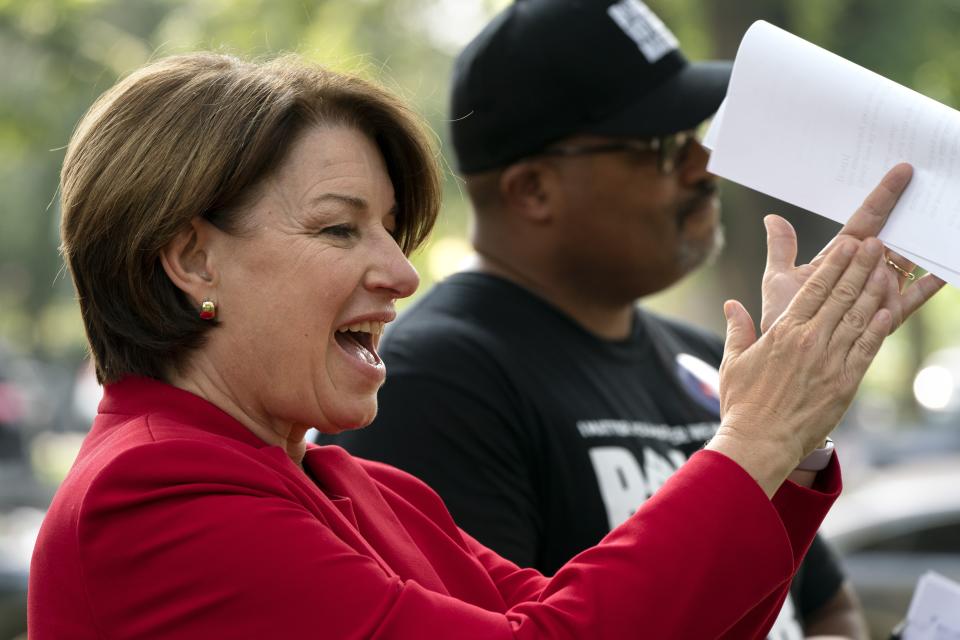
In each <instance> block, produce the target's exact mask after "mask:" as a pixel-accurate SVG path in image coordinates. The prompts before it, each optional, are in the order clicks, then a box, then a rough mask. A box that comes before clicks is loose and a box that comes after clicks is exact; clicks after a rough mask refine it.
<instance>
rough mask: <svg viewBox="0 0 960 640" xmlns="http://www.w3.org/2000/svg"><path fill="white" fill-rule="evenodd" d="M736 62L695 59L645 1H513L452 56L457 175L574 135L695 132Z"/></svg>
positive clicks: (718, 98)
mask: <svg viewBox="0 0 960 640" xmlns="http://www.w3.org/2000/svg"><path fill="white" fill-rule="evenodd" d="M731 68H732V63H731V62H729V61H714V62H699V63H690V62H688V61H687V59H686V58H685V57H684V55H683V53H682V52H681V51H680V49H679V46H678V45H677V40H676V38H675V37H674V36H673V34H672V33H671V32H670V31H669V30H668V29H667V27H666V26H665V25H664V24H663V22H662V21H661V20H660V19H659V18H658V17H657V16H656V15H655V14H654V13H653V12H652V11H651V10H650V9H649V8H648V7H647V6H646V5H645V4H644V3H643V2H641V0H516V2H514V4H512V5H510V6H509V7H508V8H507V9H505V10H504V11H503V12H501V13H500V14H498V15H497V16H496V17H495V18H494V19H493V20H492V21H491V22H490V24H488V25H487V27H486V28H485V29H484V30H483V31H482V32H480V34H479V35H478V36H477V37H476V38H474V39H473V41H471V42H470V44H468V45H467V46H466V48H465V49H464V50H463V51H462V52H461V53H460V55H459V56H458V57H457V60H456V62H455V64H454V70H453V81H452V95H451V100H450V120H451V132H452V137H453V148H454V152H455V153H456V157H457V165H458V167H459V170H460V171H461V172H462V173H468V174H469V173H477V172H481V171H486V170H489V169H495V168H498V167H503V166H506V165H508V164H510V163H511V162H514V161H516V160H518V159H520V158H523V157H525V156H529V155H532V154H534V153H537V152H538V151H541V150H543V149H544V148H545V147H546V146H547V145H549V144H550V143H552V142H554V141H556V140H559V139H561V138H564V137H567V136H571V135H576V134H597V135H608V136H611V137H637V138H640V137H648V136H655V135H662V134H667V133H674V132H677V131H684V130H687V129H692V128H694V127H696V126H697V125H698V124H700V123H701V122H703V121H704V120H706V119H707V118H708V117H710V116H711V115H712V114H713V113H715V112H716V110H717V109H718V108H719V106H720V103H721V102H722V101H723V97H724V95H726V91H727V83H728V82H729V80H730V70H731Z"/></svg>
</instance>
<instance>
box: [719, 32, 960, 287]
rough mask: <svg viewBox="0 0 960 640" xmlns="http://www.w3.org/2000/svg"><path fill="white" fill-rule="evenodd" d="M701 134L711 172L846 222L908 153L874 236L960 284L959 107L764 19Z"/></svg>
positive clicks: (740, 54) (750, 37) (739, 57)
mask: <svg viewBox="0 0 960 640" xmlns="http://www.w3.org/2000/svg"><path fill="white" fill-rule="evenodd" d="M707 137H708V139H709V141H710V142H711V143H712V145H713V153H712V154H711V157H710V163H709V165H708V169H709V170H710V171H711V172H712V173H715V174H717V175H719V176H721V177H723V178H727V179H729V180H733V181H735V182H739V183H740V184H743V185H745V186H747V187H750V188H752V189H756V190H757V191H761V192H763V193H766V194H768V195H771V196H773V197H775V198H778V199H780V200H784V201H786V202H789V203H791V204H794V205H797V206H799V207H803V208H805V209H808V210H810V211H813V212H814V213H818V214H820V215H822V216H825V217H827V218H830V219H831V220H835V221H837V222H841V223H843V222H846V220H847V219H848V218H849V217H850V215H851V214H852V213H853V212H854V211H855V210H856V209H857V207H859V205H860V204H861V202H863V199H864V198H865V197H866V196H867V194H868V193H869V192H870V191H871V189H873V187H874V186H875V185H876V184H877V183H878V182H879V181H880V178H881V177H882V176H883V175H884V173H886V172H887V171H888V170H889V169H890V168H891V167H893V166H894V165H895V164H897V163H898V162H903V161H905V162H909V163H910V164H912V165H913V167H914V176H913V180H912V181H911V183H910V186H909V187H908V188H907V190H906V192H905V193H904V194H903V196H901V198H900V202H899V203H898V204H897V207H896V209H895V210H894V212H893V214H891V216H890V219H889V220H888V221H887V224H886V226H885V227H884V229H883V231H882V232H881V233H880V239H881V240H883V241H884V243H885V244H887V245H888V246H890V247H891V248H894V250H895V251H898V252H899V253H902V254H904V256H909V257H910V258H911V259H912V260H913V261H914V262H916V263H917V264H919V265H920V266H922V267H923V268H924V269H926V270H928V271H931V272H933V273H935V274H937V275H939V276H940V277H942V278H944V279H945V280H947V281H948V282H950V283H951V284H953V285H954V286H960V251H958V250H957V248H956V247H957V246H958V242H960V112H957V111H955V110H953V109H951V108H949V107H947V106H945V105H942V104H940V103H938V102H936V101H934V100H931V99H930V98H927V97H926V96H923V95H921V94H919V93H916V92H915V91H912V90H910V89H908V88H906V87H903V86H901V85H898V84H897V83H895V82H893V81H891V80H888V79H886V78H884V77H882V76H879V75H877V74H875V73H873V72H872V71H868V70H867V69H864V68H862V67H859V66H857V65H855V64H853V63H852V62H849V61H847V60H844V59H843V58H841V57H839V56H836V55H834V54H832V53H830V52H829V51H825V50H824V49H821V48H819V47H817V46H815V45H813V44H810V43H809V42H806V41H805V40H803V39H801V38H798V37H796V36H794V35H792V34H789V33H787V32H786V31H783V30H782V29H779V28H777V27H775V26H773V25H771V24H768V23H766V22H762V21H760V22H756V23H754V25H753V26H751V27H750V29H749V30H748V31H747V33H746V35H745V36H744V38H743V42H741V44H740V50H739V51H738V52H737V58H736V61H735V63H734V68H733V75H732V77H731V80H730V87H729V89H728V91H727V97H726V100H725V101H724V105H723V112H722V113H720V114H718V116H717V117H714V120H713V123H712V126H711V130H710V131H709V132H708V134H707Z"/></svg>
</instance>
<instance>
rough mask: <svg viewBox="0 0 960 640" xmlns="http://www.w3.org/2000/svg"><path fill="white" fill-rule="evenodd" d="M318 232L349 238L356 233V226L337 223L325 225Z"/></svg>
mask: <svg viewBox="0 0 960 640" xmlns="http://www.w3.org/2000/svg"><path fill="white" fill-rule="evenodd" d="M320 233H321V234H322V235H327V236H333V237H335V238H343V239H350V238H353V237H354V236H356V235H357V228H356V227H355V226H353V225H352V224H338V225H334V226H332V227H325V228H324V229H323V230H322V231H321V232H320Z"/></svg>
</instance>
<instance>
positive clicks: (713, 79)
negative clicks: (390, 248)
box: [339, 0, 865, 640]
mask: <svg viewBox="0 0 960 640" xmlns="http://www.w3.org/2000/svg"><path fill="white" fill-rule="evenodd" d="M729 76H730V63H728V62H712V63H698V64H691V63H688V62H687V61H686V60H685V58H684V56H683V54H682V53H681V52H680V50H679V48H678V47H677V41H676V39H675V38H674V36H673V35H672V34H671V33H670V31H669V30H668V29H667V28H666V27H665V26H664V25H663V23H662V22H661V21H660V20H659V19H658V18H657V17H656V16H655V15H654V14H653V13H652V12H651V11H650V10H649V9H648V8H647V7H646V5H644V4H643V3H642V2H640V1H639V0H617V1H611V0H518V1H517V2H516V3H515V4H513V5H512V6H510V7H509V8H507V9H506V10H505V11H504V12H502V13H501V14H500V15H498V16H497V17H496V18H495V19H494V20H493V21H492V22H491V23H490V24H489V25H488V26H487V28H486V29H484V31H483V32H482V33H481V34H480V35H479V36H477V38H476V39H474V40H473V42H471V43H470V44H469V45H468V46H467V48H466V49H465V50H464V51H463V52H462V53H461V55H460V56H459V58H458V59H457V62H456V67H455V70H454V77H453V96H452V107H451V121H452V129H453V143H454V148H455V151H456V156H457V161H458V164H459V169H460V171H461V172H462V173H463V174H464V175H465V176H466V185H467V190H468V192H469V195H470V199H471V201H472V203H473V206H474V209H475V214H476V216H475V227H474V230H473V244H474V247H475V249H476V253H477V263H476V265H475V267H474V268H473V269H471V270H470V271H467V272H463V273H459V274H456V275H454V276H452V277H450V278H449V279H447V280H446V281H444V282H442V283H440V284H438V285H437V286H436V287H435V288H434V289H433V290H432V291H431V292H429V293H428V294H427V295H426V296H425V297H424V298H423V299H422V300H421V301H420V302H418V303H417V304H416V305H415V306H414V307H413V308H412V309H410V310H409V311H407V312H406V313H405V314H404V315H403V316H402V317H401V319H400V320H399V321H398V322H396V323H394V326H393V329H392V331H391V332H389V333H388V335H387V337H386V339H385V341H384V344H383V345H382V349H381V353H382V354H383V358H384V360H385V361H386V363H387V366H388V369H389V372H390V373H389V378H388V382H387V384H386V385H385V386H384V387H383V389H382V390H381V393H380V411H379V414H378V416H377V419H376V421H375V424H374V425H373V426H372V427H371V428H369V429H364V430H360V431H355V432H350V433H347V434H344V435H343V436H341V437H340V439H339V442H340V443H341V444H343V445H344V446H346V447H347V448H349V449H350V450H351V451H353V452H354V453H356V454H358V455H361V456H365V457H370V458H375V459H381V460H385V461H387V462H389V463H391V464H395V465H397V466H399V467H401V468H404V469H406V470H408V471H411V472H412V473H414V474H415V475H418V476H419V477H421V478H422V479H423V480H425V481H426V482H427V483H428V484H429V485H430V486H432V487H434V488H435V489H436V490H437V491H438V492H439V493H440V494H441V496H442V497H443V499H444V500H445V502H446V503H447V505H448V507H449V508H450V510H451V512H452V513H453V516H454V518H455V520H456V521H457V522H458V523H459V524H460V525H461V526H462V527H463V528H464V529H465V530H466V531H468V532H469V533H471V534H472V535H473V536H475V537H476V538H478V539H479V540H480V541H481V542H483V543H485V544H486V545H488V546H490V547H491V548H493V549H495V550H496V551H498V552H500V553H501V554H503V555H504V556H505V557H507V558H510V559H512V560H513V561H514V562H516V563H518V564H519V565H521V566H533V567H535V568H537V569H539V570H541V571H543V572H545V573H548V574H549V573H552V572H553V571H555V570H556V569H557V568H558V567H560V566H561V565H562V564H563V563H565V562H566V561H567V560H569V559H570V558H571V557H572V556H574V555H575V554H576V553H578V552H579V551H581V550H583V549H585V548H587V547H589V546H591V545H593V544H596V543H597V542H598V541H599V540H600V538H602V537H603V535H604V534H605V533H606V532H607V531H609V530H610V529H611V528H613V527H614V526H616V525H617V524H619V523H620V522H622V521H624V520H625V519H626V518H627V517H628V516H629V515H630V514H631V513H632V512H633V511H634V510H635V509H636V508H637V507H638V506H639V505H640V503H642V502H643V501H644V500H646V499H647V498H648V497H649V496H650V495H651V494H652V493H653V492H654V491H656V490H657V489H658V488H659V487H660V486H661V485H662V484H663V483H664V481H665V480H666V478H667V477H669V476H670V475H671V474H672V473H673V472H674V471H675V470H676V469H677V468H678V467H679V465H681V464H682V463H683V462H684V461H685V460H686V459H687V457H688V456H690V455H691V454H692V453H693V452H695V451H697V450H698V449H700V448H701V447H702V446H703V444H704V443H705V441H706V440H708V439H709V438H710V437H711V436H712V435H713V432H714V431H715V429H716V427H717V425H718V422H719V400H718V395H717V389H716V385H717V380H718V375H717V367H718V365H719V362H720V359H721V356H722V349H723V342H722V340H720V339H718V338H716V337H714V336H712V335H708V334H707V333H705V332H703V331H700V330H698V329H695V328H692V327H690V326H687V325H684V324H681V323H678V322H675V321H672V320H669V319H665V318H662V317H658V316H656V315H654V314H651V313H649V312H646V311H644V310H642V309H640V308H639V307H637V306H636V301H637V300H638V299H640V298H642V297H644V296H647V295H650V294H652V293H656V292H658V291H662V290H663V289H665V288H667V287H669V286H671V285H673V284H674V283H675V282H677V281H678V280H680V279H681V278H683V277H684V276H686V275H687V274H689V273H690V272H691V271H692V270H694V269H695V268H696V267H698V266H699V265H701V264H703V263H704V262H706V261H708V260H709V258H710V256H711V255H713V254H714V253H715V252H716V251H717V250H718V249H719V248H720V245H721V243H722V231H721V226H720V219H719V204H718V199H717V180H716V178H715V177H713V176H711V175H710V174H708V173H707V172H706V161H707V152H706V151H705V150H704V148H703V147H702V146H701V145H700V144H699V143H698V142H697V140H696V138H695V130H696V128H697V127H698V126H699V125H701V123H702V122H703V121H704V120H705V119H707V118H708V117H710V116H711V115H712V114H713V113H714V112H715V111H716V109H717V108H718V106H719V104H720V102H721V100H722V99H723V96H724V94H725V92H726V86H727V82H728V79H729ZM775 223H776V222H775ZM749 563H750V559H749V558H744V565H745V567H749ZM638 570H642V568H638ZM745 570H749V569H746V568H745ZM716 578H717V579H718V580H719V581H722V580H723V577H722V576H717V577H716ZM677 579H678V580H683V579H686V577H685V576H682V575H678V576H677ZM664 589H665V591H667V592H668V591H669V589H670V585H668V584H665V585H664ZM792 593H793V596H792V598H793V599H792V601H791V600H788V602H787V604H786V605H785V609H784V612H783V613H782V614H781V617H780V618H779V619H778V621H777V623H776V625H775V626H774V629H773V631H772V632H771V636H770V637H771V638H777V639H778V640H787V639H792V638H802V637H803V635H804V632H803V631H802V630H801V626H800V625H801V624H802V625H803V626H804V627H805V631H806V633H807V634H808V635H815V634H833V635H836V636H842V637H852V638H860V637H865V632H864V627H863V625H862V622H861V617H860V614H859V612H858V610H857V607H856V604H855V598H854V597H853V595H852V593H851V591H850V589H849V587H848V586H846V584H845V583H844V580H843V576H842V573H841V572H840V569H839V567H838V566H837V564H836V561H835V559H834V557H833V556H832V554H831V553H830V552H829V551H828V550H827V549H826V547H825V546H824V545H823V544H822V542H817V543H815V544H814V547H813V548H812V549H811V552H810V554H809V555H808V559H807V561H806V563H805V567H804V568H803V569H801V573H800V574H798V578H797V579H796V580H795V582H794V587H793V590H792Z"/></svg>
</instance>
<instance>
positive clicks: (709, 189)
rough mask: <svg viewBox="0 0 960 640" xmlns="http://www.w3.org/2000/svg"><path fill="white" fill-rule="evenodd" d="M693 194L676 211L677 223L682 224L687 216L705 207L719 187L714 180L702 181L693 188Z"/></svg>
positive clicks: (718, 190)
mask: <svg viewBox="0 0 960 640" xmlns="http://www.w3.org/2000/svg"><path fill="white" fill-rule="evenodd" d="M694 189H695V192H694V193H693V195H691V196H690V197H689V198H688V199H687V200H686V201H685V202H684V203H683V204H681V205H680V207H679V208H678V209H677V223H678V224H680V223H682V222H683V221H684V220H685V219H686V218H687V216H689V215H690V214H691V213H693V212H694V211H696V210H697V209H699V208H700V207H703V206H705V205H706V204H707V203H708V202H709V201H710V200H711V199H712V198H714V197H715V196H716V195H717V193H719V192H720V185H719V184H718V183H717V182H716V181H714V180H703V181H701V182H698V183H697V185H696V186H695V187H694Z"/></svg>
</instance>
